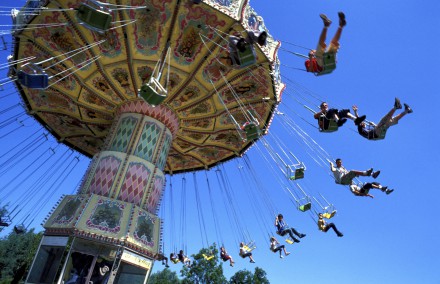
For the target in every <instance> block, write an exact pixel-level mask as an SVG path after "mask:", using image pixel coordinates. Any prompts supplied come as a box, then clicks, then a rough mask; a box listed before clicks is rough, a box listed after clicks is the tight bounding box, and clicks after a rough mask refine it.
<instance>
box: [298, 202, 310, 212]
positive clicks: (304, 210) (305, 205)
mask: <svg viewBox="0 0 440 284" xmlns="http://www.w3.org/2000/svg"><path fill="white" fill-rule="evenodd" d="M311 208H312V203H311V202H308V203H306V204H303V205H300V206H299V207H298V209H299V211H302V212H306V211H307V210H310V209H311Z"/></svg>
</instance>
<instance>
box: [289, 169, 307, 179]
mask: <svg viewBox="0 0 440 284" xmlns="http://www.w3.org/2000/svg"><path fill="white" fill-rule="evenodd" d="M302 178H304V168H298V169H295V173H294V174H293V175H291V176H290V177H289V179H290V180H297V179H302Z"/></svg>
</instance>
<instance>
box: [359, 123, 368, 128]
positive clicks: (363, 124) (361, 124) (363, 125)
mask: <svg viewBox="0 0 440 284" xmlns="http://www.w3.org/2000/svg"><path fill="white" fill-rule="evenodd" d="M359 125H360V126H361V127H362V128H364V127H366V126H367V124H366V123H365V121H362V122H361V123H359Z"/></svg>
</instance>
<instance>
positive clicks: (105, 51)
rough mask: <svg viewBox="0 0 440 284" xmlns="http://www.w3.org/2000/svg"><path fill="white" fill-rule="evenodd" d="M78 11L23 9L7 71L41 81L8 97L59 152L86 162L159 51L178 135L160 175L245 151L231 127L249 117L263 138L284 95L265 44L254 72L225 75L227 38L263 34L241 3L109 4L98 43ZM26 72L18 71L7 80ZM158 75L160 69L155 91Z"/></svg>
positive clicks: (39, 5) (272, 46)
mask: <svg viewBox="0 0 440 284" xmlns="http://www.w3.org/2000/svg"><path fill="white" fill-rule="evenodd" d="M81 3H82V2H81V1H76V0H63V1H39V2H38V1H29V2H28V4H27V7H24V8H23V9H22V10H21V11H20V12H18V13H16V14H15V16H14V22H15V30H14V36H15V43H16V44H15V50H14V56H13V60H14V61H13V62H17V61H15V60H21V59H26V58H29V57H31V58H33V59H32V60H31V62H32V63H34V64H38V65H39V66H41V67H42V68H43V69H44V70H45V72H46V74H48V76H49V82H48V85H49V86H48V87H47V88H46V89H35V88H28V87H25V86H22V85H21V84H20V83H19V82H16V85H17V88H18V89H19V91H20V94H21V96H22V99H23V101H24V102H25V104H26V107H27V109H28V112H29V113H30V114H31V115H33V116H34V117H35V118H36V119H37V120H38V121H39V122H40V123H42V124H43V125H45V127H46V128H47V129H48V131H50V132H51V133H52V134H53V135H54V136H55V137H56V138H57V139H58V140H59V141H60V142H62V143H64V144H66V145H68V146H69V147H71V148H73V149H75V150H77V151H79V152H81V153H83V154H84V155H87V156H89V157H91V156H93V155H94V154H96V153H98V152H99V151H100V147H101V146H102V145H103V143H104V139H105V137H106V136H107V135H108V133H109V131H110V126H111V125H112V123H113V121H114V118H115V116H116V114H117V113H118V109H119V106H121V105H123V104H124V103H125V102H127V101H130V100H135V99H137V98H138V96H137V93H138V89H140V88H141V86H142V85H144V84H146V83H148V81H149V79H150V77H151V74H152V72H153V70H154V68H155V66H156V64H157V62H158V61H159V60H162V61H163V59H164V58H165V54H166V52H167V50H168V49H167V46H169V47H170V49H171V50H170V51H171V56H170V57H171V58H170V68H169V69H170V73H169V81H168V95H167V98H166V99H165V101H164V102H163V103H162V105H163V106H165V107H167V108H169V109H170V110H171V111H172V112H173V113H174V114H175V115H176V116H177V117H178V120H179V127H178V130H177V135H175V136H174V140H173V143H172V147H171V149H170V152H169V157H168V160H167V166H166V168H165V171H166V172H179V171H184V170H194V169H202V168H209V167H211V166H213V165H215V164H217V163H218V162H221V161H225V160H228V159H231V158H234V157H236V156H237V155H240V154H242V153H243V152H244V151H245V150H246V149H247V148H248V147H249V146H251V144H252V143H253V141H246V139H244V138H246V135H245V134H243V132H242V131H241V130H240V129H239V127H238V126H239V125H242V124H244V123H246V122H249V114H250V115H251V116H252V117H254V118H256V119H257V120H258V123H259V127H260V128H261V129H262V130H263V134H265V133H267V131H268V127H269V125H270V122H271V120H272V118H273V115H274V110H275V108H276V106H277V104H278V103H279V101H280V99H281V92H282V90H283V88H284V85H283V84H282V83H281V81H280V75H279V61H278V58H277V56H276V51H277V48H278V47H279V43H278V42H277V41H275V40H273V38H272V37H271V36H270V35H269V36H268V39H267V44H266V46H263V47H261V46H258V45H257V44H255V45H254V46H255V51H256V55H257V63H256V64H255V65H252V66H248V67H246V68H237V67H236V66H232V65H231V60H230V58H229V53H228V49H227V47H228V37H229V35H232V34H236V35H242V36H246V30H256V31H263V30H265V31H267V29H266V27H265V25H264V22H263V20H262V18H261V17H260V16H258V15H257V14H256V13H255V12H254V11H253V9H252V8H251V7H250V6H249V5H248V1H242V0H204V1H202V2H201V3H200V4H194V3H193V1H191V0H180V1H175V0H148V1H145V0H112V1H109V3H112V5H106V7H108V8H109V9H111V14H112V24H111V27H110V29H109V30H107V31H106V32H104V33H99V32H95V31H92V30H90V29H88V28H87V27H85V26H84V25H82V24H80V23H79V22H78V20H77V17H76V13H77V11H76V10H75V9H77V8H78V7H79V5H81ZM113 4H114V5H113ZM124 6H125V7H126V6H133V7H132V8H130V9H127V8H124ZM140 6H143V8H139V7H140ZM134 7H138V8H136V9H135V8H134ZM31 11H32V12H31ZM27 62H29V61H27V60H25V61H23V62H21V63H20V61H18V63H16V64H15V65H14V66H13V68H11V72H10V74H11V76H16V75H17V71H19V70H25V69H26V67H23V64H25V63H27ZM166 73H167V65H166V66H165V69H164V74H163V76H162V81H161V82H164V80H165V79H166V78H167V74H166Z"/></svg>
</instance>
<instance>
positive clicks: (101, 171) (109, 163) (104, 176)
mask: <svg viewBox="0 0 440 284" xmlns="http://www.w3.org/2000/svg"><path fill="white" fill-rule="evenodd" d="M120 165H121V160H120V159H118V158H116V157H113V156H109V157H105V158H102V159H101V160H100V161H99V164H98V166H97V167H96V170H95V174H94V175H93V178H92V182H91V183H90V188H89V192H90V193H95V194H98V195H102V196H108V194H109V192H110V190H111V188H112V186H113V183H114V181H115V178H116V174H117V173H118V169H119V166H120Z"/></svg>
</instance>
